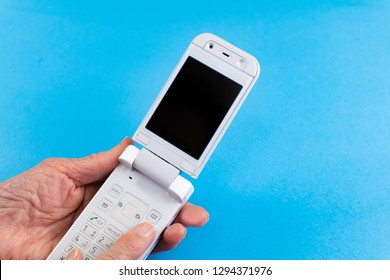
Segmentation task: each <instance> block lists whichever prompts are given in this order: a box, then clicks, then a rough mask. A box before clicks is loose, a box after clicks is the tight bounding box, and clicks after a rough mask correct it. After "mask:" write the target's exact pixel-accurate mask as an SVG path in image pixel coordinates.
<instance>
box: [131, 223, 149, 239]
mask: <svg viewBox="0 0 390 280" xmlns="http://www.w3.org/2000/svg"><path fill="white" fill-rule="evenodd" d="M135 230H136V232H137V233H138V235H140V236H141V237H143V238H147V237H149V236H150V235H152V234H153V233H154V227H153V226H152V225H151V224H149V223H142V224H140V225H138V226H137V227H136V229H135Z"/></svg>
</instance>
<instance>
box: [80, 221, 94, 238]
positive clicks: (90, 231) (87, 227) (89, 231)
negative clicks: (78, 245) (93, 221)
mask: <svg viewBox="0 0 390 280" xmlns="http://www.w3.org/2000/svg"><path fill="white" fill-rule="evenodd" d="M80 231H81V232H82V233H84V234H85V235H86V236H88V237H89V238H91V239H94V238H95V237H96V235H97V234H98V231H97V229H95V228H93V227H92V226H91V225H89V224H87V223H85V224H84V225H83V226H82V227H81V228H80Z"/></svg>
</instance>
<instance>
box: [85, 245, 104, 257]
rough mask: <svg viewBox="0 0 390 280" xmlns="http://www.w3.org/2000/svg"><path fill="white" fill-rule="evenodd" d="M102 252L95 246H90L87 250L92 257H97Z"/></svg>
mask: <svg viewBox="0 0 390 280" xmlns="http://www.w3.org/2000/svg"><path fill="white" fill-rule="evenodd" d="M103 252H104V251H103V250H102V249H100V248H99V247H98V246H96V245H93V246H91V248H90V249H89V251H88V253H90V254H91V255H92V256H94V257H97V256H99V255H100V254H101V253H103Z"/></svg>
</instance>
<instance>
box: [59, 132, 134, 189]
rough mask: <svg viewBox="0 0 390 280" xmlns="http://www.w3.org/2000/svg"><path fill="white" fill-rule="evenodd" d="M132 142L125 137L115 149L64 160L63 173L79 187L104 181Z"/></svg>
mask: <svg viewBox="0 0 390 280" xmlns="http://www.w3.org/2000/svg"><path fill="white" fill-rule="evenodd" d="M131 144H133V140H131V139H130V138H129V137H125V138H124V139H123V140H122V141H121V143H119V144H118V145H117V146H116V147H114V148H112V149H111V150H109V151H106V152H100V153H97V154H92V155H90V156H87V157H84V158H74V159H66V160H64V161H63V162H62V166H63V168H64V170H63V172H64V173H65V175H67V176H68V177H69V178H72V179H74V180H75V181H76V182H78V183H79V184H81V185H85V184H89V183H93V182H96V181H100V180H102V179H105V178H106V177H107V176H108V175H109V174H110V172H111V171H112V170H114V168H115V167H116V166H117V165H118V163H119V160H118V158H119V156H120V155H121V153H122V152H123V151H124V150H125V149H126V147H127V146H129V145H131Z"/></svg>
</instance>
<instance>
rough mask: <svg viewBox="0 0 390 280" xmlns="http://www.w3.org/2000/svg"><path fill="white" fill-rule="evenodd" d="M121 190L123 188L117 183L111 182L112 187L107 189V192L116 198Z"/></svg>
mask: <svg viewBox="0 0 390 280" xmlns="http://www.w3.org/2000/svg"><path fill="white" fill-rule="evenodd" d="M122 192H123V188H122V187H121V186H119V185H117V184H113V185H112V187H111V188H110V189H109V190H108V194H109V195H111V196H112V197H113V198H118V197H119V196H120V195H121V194H122Z"/></svg>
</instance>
